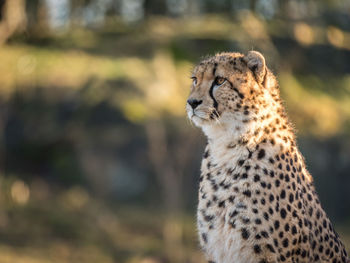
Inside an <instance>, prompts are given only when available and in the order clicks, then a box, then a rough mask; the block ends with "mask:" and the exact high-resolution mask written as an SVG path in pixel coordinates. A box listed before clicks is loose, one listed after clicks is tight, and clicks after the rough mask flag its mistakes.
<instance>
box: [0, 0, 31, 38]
mask: <svg viewBox="0 0 350 263" xmlns="http://www.w3.org/2000/svg"><path fill="white" fill-rule="evenodd" d="M26 26H27V16H26V11H25V0H7V1H5V2H2V9H1V22H0V44H3V43H5V42H6V41H7V39H9V38H10V37H11V36H12V35H13V34H15V33H17V32H23V31H24V30H25V29H26Z"/></svg>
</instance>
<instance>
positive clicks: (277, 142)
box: [186, 52, 347, 263]
mask: <svg viewBox="0 0 350 263" xmlns="http://www.w3.org/2000/svg"><path fill="white" fill-rule="evenodd" d="M216 77H223V78H225V79H226V81H225V82H224V83H223V84H222V85H220V86H218V87H213V82H214V81H215V78H216ZM193 78H194V79H195V81H194V82H193V84H192V87H191V91H190V95H189V99H196V100H198V101H202V103H201V104H199V105H198V106H197V107H196V108H195V109H192V107H191V106H190V105H189V104H187V106H186V110H187V114H188V118H189V119H190V120H191V121H192V122H193V123H194V124H195V125H196V126H198V127H200V128H201V129H202V130H203V132H204V133H205V135H206V136H207V138H208V145H207V147H206V149H205V153H204V157H203V161H202V166H201V176H200V188H199V204H198V215H197V216H198V219H197V222H198V234H199V239H200V243H201V247H202V248H203V250H204V252H205V254H206V256H207V259H208V260H209V261H212V262H215V263H232V262H234V263H239V262H242V263H250V262H251V263H258V262H259V263H263V262H332V261H333V260H334V259H335V261H334V262H346V260H347V259H346V258H347V255H346V252H345V249H344V246H343V244H342V243H341V241H340V240H339V238H338V236H337V234H336V233H335V231H334V230H333V227H332V226H331V223H330V221H329V219H328V218H327V216H326V214H325V212H324V211H323V209H322V207H321V205H320V204H319V200H318V197H317V194H316V192H315V190H314V186H313V182H312V177H311V176H310V174H309V173H308V171H307V170H306V167H305V164H304V159H303V157H302V155H301V154H300V152H299V151H298V149H297V146H296V142H295V136H294V133H293V129H292V127H291V125H290V124H289V121H288V119H287V117H286V115H285V111H284V108H283V105H282V102H281V100H280V96H279V87H278V83H277V81H276V79H275V77H274V75H273V74H272V72H271V71H270V70H269V69H268V68H267V67H266V65H265V59H264V57H263V56H262V55H261V54H260V53H258V52H249V53H248V54H247V55H243V54H240V53H221V54H218V55H216V56H213V57H210V58H208V59H205V60H203V61H202V62H201V63H199V64H198V65H197V66H196V67H195V69H194V71H193ZM211 88H212V94H210V90H211ZM215 101H216V102H215ZM216 104H217V105H216ZM281 214H282V215H281ZM316 214H317V217H315V215H316ZM276 221H278V223H279V227H276V225H275V224H277V223H275V222H276ZM292 228H293V230H294V229H295V231H296V232H295V231H294V232H293V233H292V231H291V229H292ZM320 229H322V233H320ZM280 232H283V233H282V234H281V233H280ZM248 234H249V235H248ZM330 240H331V241H330ZM330 242H332V243H330ZM334 243H336V244H337V245H336V246H337V249H335V245H334ZM327 248H328V251H327ZM330 251H331V252H330Z"/></svg>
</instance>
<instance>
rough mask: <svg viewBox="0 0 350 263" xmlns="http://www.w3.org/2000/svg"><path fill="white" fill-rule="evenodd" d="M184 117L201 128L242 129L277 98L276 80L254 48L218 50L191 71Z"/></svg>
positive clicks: (266, 109) (247, 127)
mask: <svg viewBox="0 0 350 263" xmlns="http://www.w3.org/2000/svg"><path fill="white" fill-rule="evenodd" d="M192 79H193V82H192V86H191V91H190V95H189V98H188V100H187V104H186V110H187V115H188V118H189V119H190V120H191V121H192V122H193V123H194V124H195V125H196V126H198V127H201V128H202V129H203V131H204V132H205V133H206V131H207V130H208V129H209V130H210V129H211V130H213V128H218V129H219V128H221V129H222V128H224V129H231V130H232V129H233V130H235V131H236V132H238V133H239V132H241V133H243V132H246V131H247V129H249V125H251V123H252V122H254V121H256V120H257V118H258V116H259V114H260V113H262V111H265V112H266V111H268V110H269V107H270V106H271V105H273V104H274V103H277V101H278V100H279V93H278V89H277V82H276V80H275V78H274V76H273V74H272V73H271V72H270V71H269V70H268V69H267V67H266V64H265V59H264V57H263V55H262V54H260V53H259V52H257V51H250V52H248V54H247V55H243V54H240V53H221V54H217V55H215V56H213V57H210V58H208V59H205V60H203V61H202V62H200V63H199V64H198V65H197V66H196V67H195V68H194V70H193V75H192Z"/></svg>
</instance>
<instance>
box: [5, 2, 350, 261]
mask: <svg viewBox="0 0 350 263" xmlns="http://www.w3.org/2000/svg"><path fill="white" fill-rule="evenodd" d="M252 49H256V50H259V51H261V52H262V53H263V54H264V55H265V57H266V60H267V63H268V65H269V67H270V68H271V69H272V70H273V72H275V74H276V75H277V76H278V79H279V82H280V86H281V93H282V97H283V99H284V100H285V105H286V107H287V111H288V113H289V116H290V118H291V120H292V121H293V123H294V124H295V127H296V130H297V134H298V143H299V147H300V149H301V151H302V153H303V154H304V155H305V157H306V160H307V165H308V168H309V170H310V172H311V173H312V175H313V176H314V178H315V184H316V187H317V189H318V193H319V195H320V199H321V201H322V203H323V206H324V208H325V210H326V211H327V213H328V215H329V216H330V217H331V219H332V220H333V222H334V224H335V228H336V230H337V231H338V232H339V234H340V235H341V237H342V239H343V240H344V242H345V243H346V246H347V249H349V248H350V1H347V0H308V1H306V0H283V1H282V0H281V1H278V0H236V1H235V0H203V1H200V0H27V1H26V0H0V206H1V209H0V262H4V263H7V262H9V263H12V262H21V263H44V262H84V263H85V262H87V263H89V262H102V263H104V262H106V263H109V262H116V263H119V262H125V263H167V262H169V263H172V262H174V263H177V262H179V263H180V262H188V263H192V262H193V263H195V262H196V263H197V262H198V263H201V262H204V259H203V257H202V255H201V252H200V251H199V249H198V243H197V236H196V230H195V210H196V202H197V187H198V186H197V185H198V177H199V168H200V160H201V155H202V152H203V149H204V144H205V138H204V136H203V135H202V133H201V131H200V130H198V129H197V128H195V127H194V126H193V125H191V124H190V122H189V121H188V120H187V119H186V115H185V102H186V97H187V95H188V93H189V86H190V82H191V81H190V78H189V77H190V76H191V69H192V66H193V65H194V64H195V63H197V62H198V61H199V60H200V58H201V57H203V56H205V55H208V54H215V53H216V52H220V51H240V52H247V51H249V50H252Z"/></svg>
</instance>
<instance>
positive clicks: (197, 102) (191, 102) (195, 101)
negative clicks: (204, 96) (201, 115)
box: [187, 99, 203, 109]
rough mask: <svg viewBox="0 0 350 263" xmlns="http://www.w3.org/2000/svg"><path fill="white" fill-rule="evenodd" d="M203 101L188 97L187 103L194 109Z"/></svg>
mask: <svg viewBox="0 0 350 263" xmlns="http://www.w3.org/2000/svg"><path fill="white" fill-rule="evenodd" d="M202 102H203V101H202V100H196V99H188V100H187V103H188V104H190V105H191V107H192V109H195V108H197V107H198V105H200V104H201V103H202Z"/></svg>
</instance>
